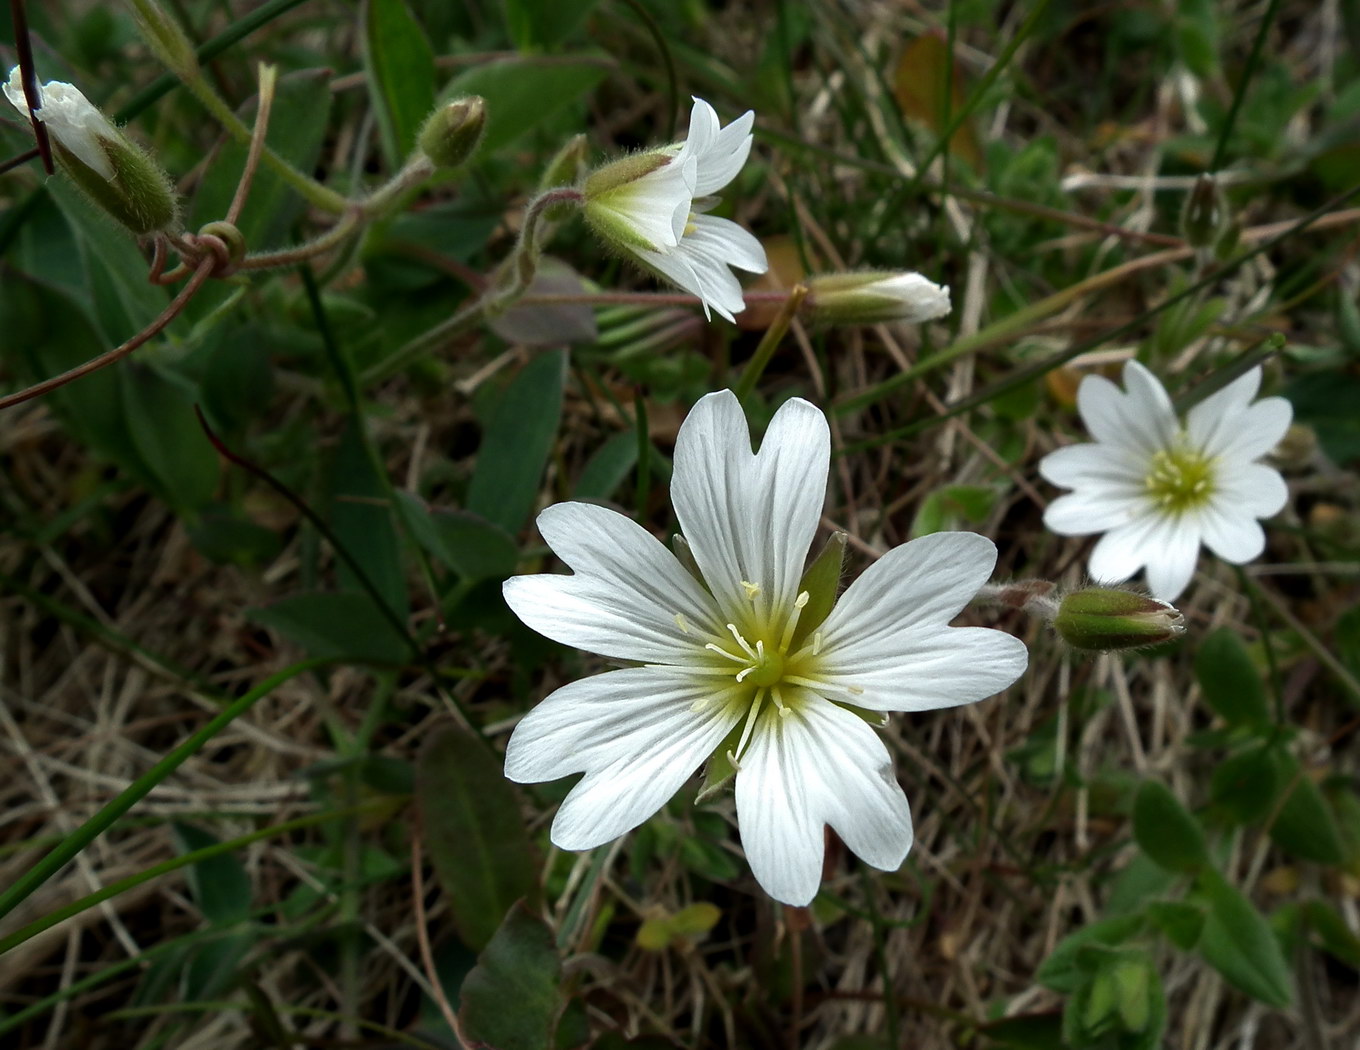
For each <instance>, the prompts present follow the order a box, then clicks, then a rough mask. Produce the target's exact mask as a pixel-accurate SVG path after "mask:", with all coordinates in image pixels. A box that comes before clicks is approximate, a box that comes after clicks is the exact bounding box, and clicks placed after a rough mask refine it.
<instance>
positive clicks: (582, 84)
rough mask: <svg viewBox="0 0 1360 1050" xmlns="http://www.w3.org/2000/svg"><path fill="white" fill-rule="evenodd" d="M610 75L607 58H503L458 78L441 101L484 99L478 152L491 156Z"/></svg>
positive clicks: (442, 96) (475, 68) (442, 95)
mask: <svg viewBox="0 0 1360 1050" xmlns="http://www.w3.org/2000/svg"><path fill="white" fill-rule="evenodd" d="M608 71H609V60H608V59H606V58H604V57H599V58H595V57H585V56H583V57H577V58H574V59H573V58H565V57H562V58H557V57H555V58H554V59H553V61H552V63H551V64H549V63H547V62H537V61H535V60H533V59H530V58H510V59H504V60H502V61H499V62H488V63H485V64H484V65H480V66H476V67H474V68H472V69H469V70H468V71H467V72H465V73H462V74H460V75H459V76H457V77H456V78H454V80H453V81H452V82H451V83H450V84H449V85H448V86H447V87H446V88H445V89H444V90H443V91H442V92H441V93H440V99H441V100H445V101H450V100H452V99H455V98H459V97H460V96H463V95H481V96H482V98H484V99H486V112H487V119H486V137H485V138H483V139H482V150H483V152H485V153H490V152H491V151H492V150H496V149H500V148H501V147H502V146H506V145H509V144H510V143H511V142H513V141H514V140H515V139H517V138H519V137H520V136H521V135H523V134H524V133H525V132H527V131H529V130H530V129H532V128H535V127H537V126H538V125H539V124H541V123H542V122H543V121H545V120H547V119H548V118H549V117H551V116H552V115H553V114H554V113H556V112H557V111H558V110H560V109H563V108H564V107H566V106H569V105H572V104H574V103H575V102H576V101H577V100H578V99H581V98H583V97H584V96H585V95H586V94H587V93H588V92H590V91H591V90H592V89H593V88H594V87H595V85H597V84H598V83H599V82H600V81H601V80H603V79H604V77H605V74H606V73H608Z"/></svg>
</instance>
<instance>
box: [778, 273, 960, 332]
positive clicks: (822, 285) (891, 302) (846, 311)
mask: <svg viewBox="0 0 1360 1050" xmlns="http://www.w3.org/2000/svg"><path fill="white" fill-rule="evenodd" d="M806 283H807V287H808V297H807V301H806V302H805V304H804V305H805V308H806V309H807V310H808V312H809V313H810V314H811V316H812V319H813V320H814V321H818V322H820V323H823V324H880V323H882V322H884V321H906V322H908V323H910V324H922V323H924V322H926V321H934V320H936V319H937V318H940V317H944V316H945V315H947V314H948V313H949V309H950V307H949V289H948V287H945V286H942V285H938V284H936V283H935V282H934V281H932V280H930V279H929V278H927V277H923V276H922V275H921V274H919V273H913V272H910V271H901V272H897V273H874V272H867V273H832V274H825V275H823V276H821V277H813V278H811V279H809V280H808V281H807V282H806Z"/></svg>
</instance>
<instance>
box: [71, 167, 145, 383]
mask: <svg viewBox="0 0 1360 1050" xmlns="http://www.w3.org/2000/svg"><path fill="white" fill-rule="evenodd" d="M47 188H48V190H49V191H50V192H51V194H52V197H53V199H54V200H55V201H56V202H57V206H58V207H59V208H61V213H62V215H64V216H65V217H66V221H67V222H68V223H70V225H71V229H72V230H73V231H74V232H75V234H76V237H77V240H78V241H79V243H80V248H81V257H82V259H83V261H84V263H85V270H86V273H87V275H88V277H89V280H90V284H91V285H92V286H93V289H94V298H95V317H96V319H97V320H98V322H99V327H100V329H101V330H102V331H103V333H104V338H105V340H107V343H108V346H109V347H114V346H117V345H119V344H120V343H123V342H126V341H127V340H128V339H131V338H132V337H133V336H134V335H136V334H137V333H138V332H140V331H141V330H142V329H143V328H145V327H146V326H147V325H148V324H149V323H150V322H151V321H153V320H154V319H155V318H156V317H158V316H159V315H160V314H161V312H162V311H163V310H164V309H165V308H166V306H167V305H169V302H170V297H169V295H168V294H167V293H166V291H165V289H164V288H162V287H160V286H159V285H154V284H151V283H150V282H149V281H148V280H147V279H146V275H147V265H146V260H145V259H143V258H142V254H141V252H139V251H138V250H137V242H136V241H135V240H134V239H133V238H132V237H131V236H130V235H129V234H128V232H127V231H126V230H125V229H123V227H121V226H119V225H117V224H116V223H115V222H114V221H113V220H112V219H110V218H109V217H108V216H107V215H105V214H104V213H103V212H102V211H100V210H99V209H98V208H96V207H95V206H94V205H93V204H91V203H90V202H89V201H88V200H87V199H86V198H85V196H84V195H83V194H82V193H81V192H80V191H79V190H77V189H76V188H75V186H74V185H73V184H72V183H70V182H69V181H68V180H67V179H66V177H65V176H58V177H56V178H53V179H49V180H48V182H47ZM88 349H90V350H91V351H92V352H91V353H88V354H86V355H85V356H86V357H93V356H95V355H94V352H93V351H94V350H95V348H93V347H90V348H88ZM139 352H144V351H139Z"/></svg>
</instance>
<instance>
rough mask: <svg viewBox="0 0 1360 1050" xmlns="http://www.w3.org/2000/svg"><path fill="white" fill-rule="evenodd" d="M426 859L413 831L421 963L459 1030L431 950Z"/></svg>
mask: <svg viewBox="0 0 1360 1050" xmlns="http://www.w3.org/2000/svg"><path fill="white" fill-rule="evenodd" d="M423 864H424V860H423V858H422V857H421V854H420V832H419V831H418V830H416V829H412V831H411V895H412V897H413V898H414V900H413V903H414V905H415V913H416V914H415V920H416V943H417V944H419V945H420V965H421V966H423V967H424V968H425V979H426V980H427V981H429V982H430V990H431V991H432V992H433V993H434V1003H435V1005H436V1006H437V1007H439V1012H440V1014H442V1015H443V1017H444V1021H445V1023H446V1024H447V1025H448V1026H449V1028H450V1029H451V1030H453V1031H455V1032H456V1031H458V1015H457V1013H455V1012H454V1009H453V1005H452V1004H451V1003H450V1002H449V997H448V996H447V995H445V994H444V985H443V984H442V983H441V982H440V980H439V970H438V969H437V968H436V967H435V964H434V952H433V951H431V950H430V931H429V930H428V929H427V928H426V925H425V873H424V871H423V868H422V865H423Z"/></svg>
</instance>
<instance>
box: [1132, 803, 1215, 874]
mask: <svg viewBox="0 0 1360 1050" xmlns="http://www.w3.org/2000/svg"><path fill="white" fill-rule="evenodd" d="M1133 837H1134V839H1135V840H1137V842H1138V845H1139V846H1141V847H1142V850H1143V852H1144V853H1146V854H1147V855H1148V856H1149V857H1151V858H1152V859H1153V860H1154V861H1156V862H1157V863H1158V864H1160V865H1161V866H1162V867H1164V868H1166V869H1167V870H1168V871H1179V872H1185V873H1187V874H1188V873H1193V872H1195V871H1198V870H1199V869H1200V868H1201V867H1203V866H1204V865H1205V864H1207V863H1208V860H1209V850H1208V847H1207V846H1206V845H1205V843H1204V831H1203V829H1202V828H1201V827H1200V826H1199V821H1197V820H1196V819H1195V818H1194V817H1193V816H1192V815H1191V814H1190V812H1189V810H1187V809H1186V808H1185V807H1184V806H1182V805H1181V804H1180V801H1179V800H1178V799H1177V798H1176V796H1175V795H1173V794H1172V793H1171V791H1170V790H1169V789H1168V788H1167V787H1166V786H1165V785H1164V784H1161V783H1159V782H1157V781H1155V780H1145V781H1143V784H1142V786H1141V787H1139V789H1138V794H1137V796H1136V797H1135V798H1134V800H1133Z"/></svg>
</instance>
